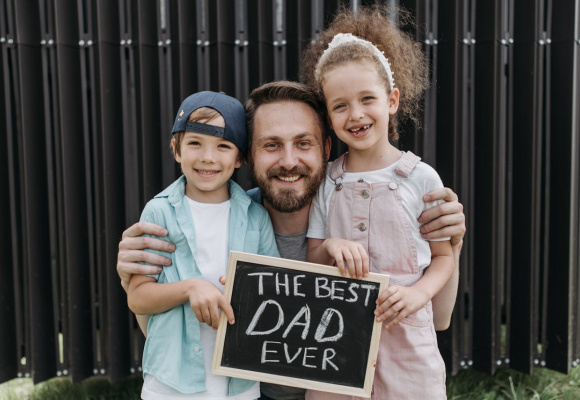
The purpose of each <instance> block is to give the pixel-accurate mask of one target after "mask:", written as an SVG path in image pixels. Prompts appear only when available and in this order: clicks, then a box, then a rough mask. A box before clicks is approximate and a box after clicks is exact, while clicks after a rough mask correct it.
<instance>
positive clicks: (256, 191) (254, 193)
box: [246, 187, 262, 204]
mask: <svg viewBox="0 0 580 400" xmlns="http://www.w3.org/2000/svg"><path fill="white" fill-rule="evenodd" d="M246 193H247V194H248V196H250V199H252V201H254V202H255V203H258V204H262V192H260V188H258V187H255V188H252V189H250V190H248V191H247V192H246Z"/></svg>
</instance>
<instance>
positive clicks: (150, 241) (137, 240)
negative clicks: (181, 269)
mask: <svg viewBox="0 0 580 400" xmlns="http://www.w3.org/2000/svg"><path fill="white" fill-rule="evenodd" d="M143 249H151V250H159V251H166V252H169V253H171V252H173V251H174V250H175V245H174V244H173V243H169V242H167V241H165V240H161V239H156V238H153V237H149V236H139V237H126V238H123V240H121V241H120V242H119V251H122V250H143Z"/></svg>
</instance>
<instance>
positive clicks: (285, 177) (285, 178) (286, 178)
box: [278, 175, 300, 182]
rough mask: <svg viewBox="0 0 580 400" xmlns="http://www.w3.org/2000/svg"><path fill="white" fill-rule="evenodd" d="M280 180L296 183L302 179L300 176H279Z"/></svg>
mask: <svg viewBox="0 0 580 400" xmlns="http://www.w3.org/2000/svg"><path fill="white" fill-rule="evenodd" d="M278 179H280V180H281V181H284V182H296V181H297V180H298V179H300V175H294V176H278Z"/></svg>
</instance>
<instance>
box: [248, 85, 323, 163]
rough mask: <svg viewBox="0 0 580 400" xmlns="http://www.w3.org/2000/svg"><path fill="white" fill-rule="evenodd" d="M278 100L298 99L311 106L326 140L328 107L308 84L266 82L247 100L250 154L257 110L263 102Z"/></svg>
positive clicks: (249, 152)
mask: <svg viewBox="0 0 580 400" xmlns="http://www.w3.org/2000/svg"><path fill="white" fill-rule="evenodd" d="M278 101H297V102H300V103H304V104H306V105H308V106H309V107H311V108H312V109H313V110H314V111H315V112H316V116H317V117H318V125H319V127H320V131H321V132H322V143H324V142H325V141H326V138H327V136H328V129H327V124H326V107H325V105H324V102H323V101H322V99H321V98H320V97H318V96H317V95H316V94H315V93H314V92H313V91H312V90H311V89H310V88H309V87H308V86H306V85H304V84H302V83H298V82H292V81H275V82H269V83H266V84H264V85H262V86H260V87H258V88H256V89H254V90H252V93H250V97H249V98H248V100H246V103H245V107H246V118H247V123H248V156H250V154H251V152H252V139H253V137H254V117H255V116H256V111H257V110H258V108H259V107H260V106H261V105H263V104H268V103H275V102H278Z"/></svg>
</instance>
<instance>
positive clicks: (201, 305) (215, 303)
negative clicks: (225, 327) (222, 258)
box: [187, 278, 235, 329]
mask: <svg viewBox="0 0 580 400" xmlns="http://www.w3.org/2000/svg"><path fill="white" fill-rule="evenodd" d="M189 281H190V287H189V290H188V291H187V294H188V297H189V303H190V304H191V309H192V310H193V312H194V313H195V316H196V317H197V319H198V320H199V322H205V323H206V324H208V325H209V326H211V327H212V328H214V329H217V328H218V325H219V321H220V319H219V313H220V309H221V311H222V312H225V313H226V316H227V318H228V322H229V323H230V324H233V323H234V322H235V320H234V310H233V309H232V306H231V305H230V303H229V302H228V301H227V299H226V297H225V296H224V295H223V293H222V292H221V291H220V290H219V289H218V288H217V287H216V286H215V285H214V284H213V283H211V282H209V281H206V280H205V279H197V278H193V279H189Z"/></svg>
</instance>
